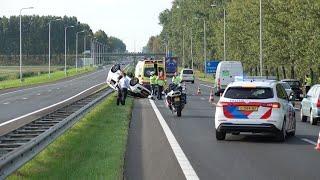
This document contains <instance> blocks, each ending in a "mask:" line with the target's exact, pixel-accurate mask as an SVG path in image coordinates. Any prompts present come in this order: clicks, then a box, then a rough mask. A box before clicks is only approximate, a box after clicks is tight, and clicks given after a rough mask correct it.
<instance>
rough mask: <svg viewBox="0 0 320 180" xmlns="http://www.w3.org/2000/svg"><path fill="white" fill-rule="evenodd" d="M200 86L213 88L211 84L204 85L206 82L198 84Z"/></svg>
mask: <svg viewBox="0 0 320 180" xmlns="http://www.w3.org/2000/svg"><path fill="white" fill-rule="evenodd" d="M200 86H204V87H208V88H214V87H213V86H209V85H206V84H200Z"/></svg>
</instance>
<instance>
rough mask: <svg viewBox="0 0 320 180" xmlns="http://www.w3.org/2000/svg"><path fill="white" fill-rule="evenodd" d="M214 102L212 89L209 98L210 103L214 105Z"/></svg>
mask: <svg viewBox="0 0 320 180" xmlns="http://www.w3.org/2000/svg"><path fill="white" fill-rule="evenodd" d="M213 102H214V96H213V89H212V88H211V91H210V96H209V103H213Z"/></svg>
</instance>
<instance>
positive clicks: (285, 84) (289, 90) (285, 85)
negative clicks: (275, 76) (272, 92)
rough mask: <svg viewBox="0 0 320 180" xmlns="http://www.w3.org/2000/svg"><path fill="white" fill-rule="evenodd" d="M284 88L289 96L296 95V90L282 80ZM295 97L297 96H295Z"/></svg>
mask: <svg viewBox="0 0 320 180" xmlns="http://www.w3.org/2000/svg"><path fill="white" fill-rule="evenodd" d="M280 84H281V85H282V86H283V88H284V89H285V90H286V93H287V96H288V97H290V96H291V95H292V96H294V92H293V90H292V89H291V87H290V85H289V84H288V83H286V82H280ZM294 97H295V96H294Z"/></svg>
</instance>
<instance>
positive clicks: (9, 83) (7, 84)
mask: <svg viewBox="0 0 320 180" xmlns="http://www.w3.org/2000/svg"><path fill="white" fill-rule="evenodd" d="M94 70H95V68H93V67H87V68H78V72H76V69H69V70H68V74H67V77H72V76H75V75H79V74H83V73H87V72H91V71H94ZM64 78H65V74H64V71H56V72H52V73H51V76H50V78H49V75H48V74H41V75H39V76H33V77H28V78H24V79H23V82H22V83H21V82H20V79H14V80H5V81H0V90H1V89H8V88H15V87H23V86H29V85H35V84H41V83H48V82H54V81H57V80H60V79H64Z"/></svg>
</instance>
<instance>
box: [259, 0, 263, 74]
mask: <svg viewBox="0 0 320 180" xmlns="http://www.w3.org/2000/svg"><path fill="white" fill-rule="evenodd" d="M262 53H263V52H262V1H261V0H260V76H262V75H263V72H262V71H263V67H262V66H263V63H262V61H263V54H262Z"/></svg>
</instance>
